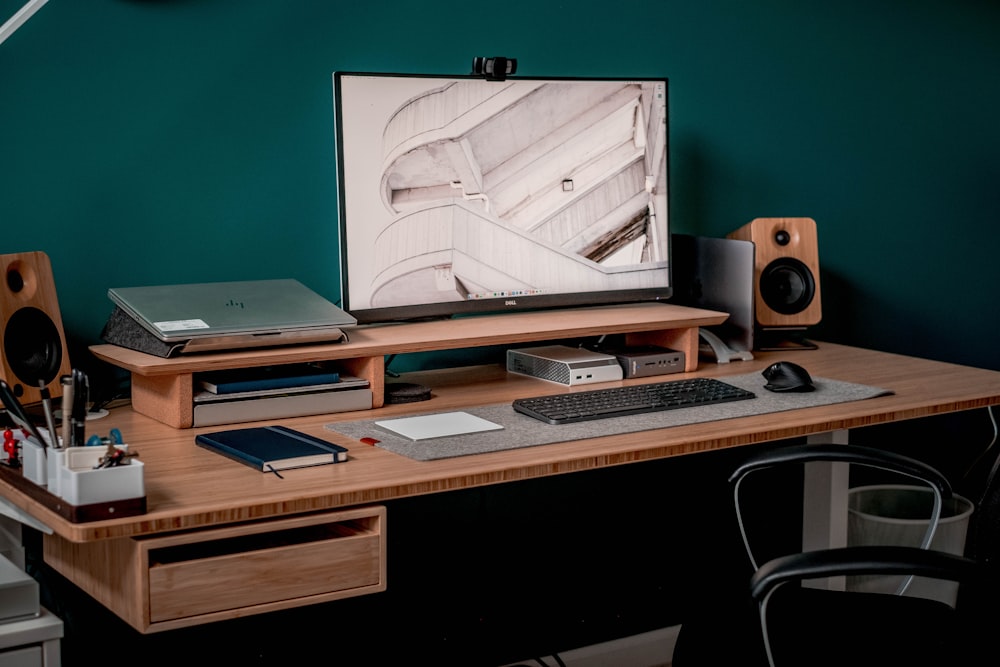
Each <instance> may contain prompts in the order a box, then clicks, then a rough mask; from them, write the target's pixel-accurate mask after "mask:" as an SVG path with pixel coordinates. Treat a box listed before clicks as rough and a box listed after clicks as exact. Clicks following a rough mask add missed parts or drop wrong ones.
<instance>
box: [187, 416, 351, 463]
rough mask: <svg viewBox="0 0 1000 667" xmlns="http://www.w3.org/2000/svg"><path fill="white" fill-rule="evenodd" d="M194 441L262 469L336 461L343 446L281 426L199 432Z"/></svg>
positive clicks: (343, 455) (344, 453) (341, 455)
mask: <svg viewBox="0 0 1000 667" xmlns="http://www.w3.org/2000/svg"><path fill="white" fill-rule="evenodd" d="M194 441H195V442H196V443H197V444H198V445H200V446H202V447H204V448H205V449H210V450H212V451H213V452H217V453H219V454H222V455H223V456H226V457H228V458H231V459H233V460H234V461H239V462H240V463H242V464H244V465H248V466H250V467H251V468H256V469H257V470H260V471H262V472H271V471H275V470H286V469H288V468H303V467H306V466H315V465H323V464H326V463H340V462H341V461H346V460H347V448H346V447H341V446H340V445H337V444H334V443H332V442H328V441H326V440H322V439H320V438H317V437H315V436H312V435H309V434H307V433H302V432H300V431H296V430H294V429H290V428H287V427H285V426H257V427H251V428H240V429H233V430H229V431H216V432H214V433H202V434H201V435H198V436H196V437H195V439H194Z"/></svg>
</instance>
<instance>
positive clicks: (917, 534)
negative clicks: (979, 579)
mask: <svg viewBox="0 0 1000 667" xmlns="http://www.w3.org/2000/svg"><path fill="white" fill-rule="evenodd" d="M847 502H848V514H847V544H848V546H863V545H872V546H885V545H903V546H914V547H919V546H920V544H921V542H922V541H923V538H924V535H925V534H926V532H927V525H928V523H929V522H930V516H931V511H932V510H933V507H934V493H933V491H931V489H930V488H929V487H926V486H924V487H921V486H907V485H901V484H883V485H876V486H859V487H855V488H853V489H848V492H847ZM972 509H973V505H972V502H970V501H969V500H968V499H966V498H963V497H962V496H960V495H958V494H953V495H952V497H951V498H945V499H943V501H942V505H941V520H940V522H939V523H938V527H937V530H936V531H935V532H934V538H933V539H932V540H931V548H932V549H937V550H938V551H945V552H948V553H952V554H957V555H962V554H963V553H964V552H965V535H966V532H967V531H968V528H969V517H970V516H972ZM904 579H905V577H904V576H889V575H877V576H858V577H847V584H846V586H847V590H850V591H871V592H876V593H895V592H896V591H897V590H898V589H899V587H900V585H901V584H902V583H903V580H904ZM905 594H906V595H912V596H914V597H924V598H931V599H934V600H941V601H942V602H946V603H947V604H950V605H951V606H955V601H956V599H957V597H958V583H957V582H953V581H942V580H937V579H930V578H925V577H914V578H913V581H912V582H910V585H909V587H908V588H907V589H906V593H905Z"/></svg>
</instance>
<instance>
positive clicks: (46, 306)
mask: <svg viewBox="0 0 1000 667" xmlns="http://www.w3.org/2000/svg"><path fill="white" fill-rule="evenodd" d="M0 269H2V271H3V283H2V285H0V352H2V355H0V378H3V380H4V381H5V382H6V383H7V384H8V385H10V387H11V389H12V390H13V392H14V394H15V395H16V396H17V397H18V398H19V399H20V401H21V402H22V403H24V404H25V405H29V404H32V403H38V402H40V401H41V400H42V392H41V383H42V382H44V383H45V386H46V387H47V388H48V389H49V391H50V393H51V395H52V396H53V397H56V396H62V388H61V385H60V383H59V377H60V376H61V375H69V374H70V373H72V366H71V364H70V361H69V351H68V348H67V346H66V336H65V335H64V333H63V325H62V317H61V316H60V314H59V301H58V300H57V298H56V286H55V280H54V279H53V277H52V265H51V263H50V262H49V257H48V255H46V254H45V253H43V252H23V253H14V254H9V255H0Z"/></svg>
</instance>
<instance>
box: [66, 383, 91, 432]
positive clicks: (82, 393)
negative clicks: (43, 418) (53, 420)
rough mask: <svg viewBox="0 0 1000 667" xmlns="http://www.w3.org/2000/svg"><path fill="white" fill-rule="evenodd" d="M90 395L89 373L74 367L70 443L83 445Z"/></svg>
mask: <svg viewBox="0 0 1000 667" xmlns="http://www.w3.org/2000/svg"><path fill="white" fill-rule="evenodd" d="M89 397H90V386H89V382H88V380H87V374H86V373H84V372H83V371H81V370H80V369H78V368H74V369H73V411H72V414H71V415H70V445H71V446H73V447H83V446H84V440H85V439H86V437H87V401H88V399H89Z"/></svg>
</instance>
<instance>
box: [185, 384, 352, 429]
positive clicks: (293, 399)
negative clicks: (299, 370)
mask: <svg viewBox="0 0 1000 667" xmlns="http://www.w3.org/2000/svg"><path fill="white" fill-rule="evenodd" d="M371 409H372V390H371V389H369V388H368V387H360V388H357V389H346V390H328V391H315V392H308V393H292V394H277V395H270V396H263V397H260V398H246V399H240V400H232V401H211V402H201V403H195V404H194V407H193V416H192V424H191V425H192V426H216V425H219V424H236V423H238V422H251V421H261V420H264V419H284V418H286V417H303V416H305V415H322V414H327V413H333V412H349V411H351V410H371Z"/></svg>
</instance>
